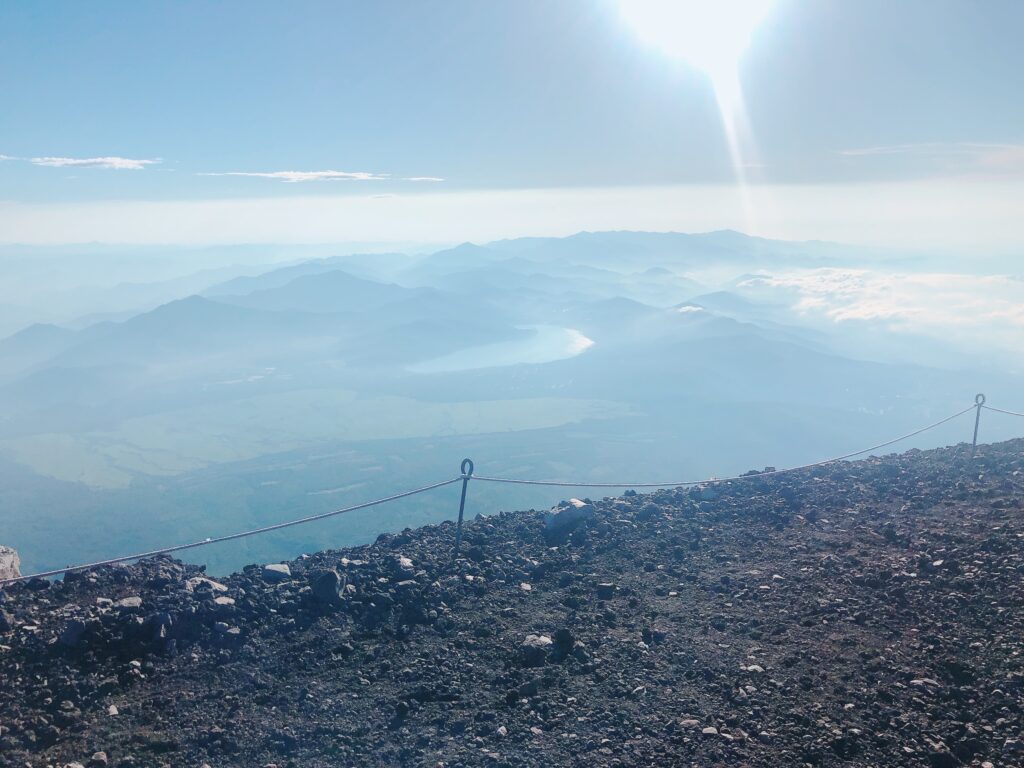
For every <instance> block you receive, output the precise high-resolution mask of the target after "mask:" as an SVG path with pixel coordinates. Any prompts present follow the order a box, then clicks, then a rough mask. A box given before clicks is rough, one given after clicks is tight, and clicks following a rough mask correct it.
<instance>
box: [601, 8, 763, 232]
mask: <svg viewBox="0 0 1024 768" xmlns="http://www.w3.org/2000/svg"><path fill="white" fill-rule="evenodd" d="M772 4H773V0H619V8H620V9H621V12H622V16H623V18H624V19H625V21H626V22H627V23H628V24H629V26H631V27H632V28H633V30H634V32H635V33H636V35H637V36H638V37H639V38H640V39H641V40H643V41H644V42H645V43H646V44H648V45H650V46H652V47H657V48H660V49H661V50H662V51H663V52H664V53H666V54H668V55H669V56H672V57H673V58H676V59H681V60H683V61H685V62H687V63H688V64H690V65H691V66H693V67H696V68H698V69H700V70H702V71H704V72H705V73H706V74H707V76H708V79H709V80H710V81H711V85H712V86H713V87H714V90H715V100H716V101H717V102H718V110H719V112H720V114H721V117H722V129H723V132H724V134H725V139H726V143H727V145H728V148H729V156H730V159H731V161H732V167H733V171H734V173H735V176H736V182H737V187H738V189H739V193H740V197H741V200H742V205H743V209H744V215H745V219H746V224H747V227H748V229H749V228H751V227H752V226H753V224H754V223H753V209H752V206H751V205H750V200H749V196H748V194H747V179H746V169H747V167H749V166H756V165H757V163H756V154H757V152H756V147H755V142H754V139H753V135H752V133H751V130H750V126H749V124H748V120H747V114H746V108H745V105H744V103H743V92H742V89H741V88H740V76H739V60H740V56H742V55H743V52H744V51H745V50H746V48H747V46H748V45H749V44H750V38H751V35H752V34H753V32H754V29H755V28H756V27H757V25H758V24H760V23H761V21H762V20H763V19H764V17H765V16H766V15H767V13H768V11H769V9H770V8H771V6H772Z"/></svg>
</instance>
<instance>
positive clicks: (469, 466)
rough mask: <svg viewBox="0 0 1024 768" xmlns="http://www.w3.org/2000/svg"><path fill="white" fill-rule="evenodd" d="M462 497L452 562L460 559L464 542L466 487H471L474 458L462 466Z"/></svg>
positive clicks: (465, 461) (466, 460) (464, 461)
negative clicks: (463, 518) (463, 519)
mask: <svg viewBox="0 0 1024 768" xmlns="http://www.w3.org/2000/svg"><path fill="white" fill-rule="evenodd" d="M459 469H460V471H461V472H462V497H461V498H460V499H459V522H458V524H457V525H456V526H455V550H454V551H453V552H452V562H453V563H454V562H455V561H456V560H458V559H459V546H460V545H461V544H462V516H463V514H464V513H465V511H466V489H467V488H468V487H469V479H470V478H471V477H472V476H473V460H472V459H463V460H462V466H461V467H460V468H459Z"/></svg>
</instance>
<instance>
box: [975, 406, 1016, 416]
mask: <svg viewBox="0 0 1024 768" xmlns="http://www.w3.org/2000/svg"><path fill="white" fill-rule="evenodd" d="M981 407H982V408H984V409H985V410H986V411H995V412H996V413H1005V414H1006V415H1007V416H1024V413H1018V412H1017V411H1007V410H1005V409H1004V408H993V407H992V406H991V405H983V406H981Z"/></svg>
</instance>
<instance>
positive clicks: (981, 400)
mask: <svg viewBox="0 0 1024 768" xmlns="http://www.w3.org/2000/svg"><path fill="white" fill-rule="evenodd" d="M983 405H985V396H984V395H983V394H981V393H980V392H979V393H978V394H977V395H975V396H974V440H972V441H971V458H972V459H973V458H974V454H975V452H976V451H977V450H978V425H979V424H981V407H982V406H983Z"/></svg>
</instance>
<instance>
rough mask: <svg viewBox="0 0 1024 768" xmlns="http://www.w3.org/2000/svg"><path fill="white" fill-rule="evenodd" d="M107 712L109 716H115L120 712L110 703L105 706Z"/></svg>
mask: <svg viewBox="0 0 1024 768" xmlns="http://www.w3.org/2000/svg"><path fill="white" fill-rule="evenodd" d="M107 714H108V715H109V716H110V717H117V716H118V715H119V714H121V711H120V710H119V709H118V708H117V706H116V705H114V704H111V705H110V706H109V707H107Z"/></svg>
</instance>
